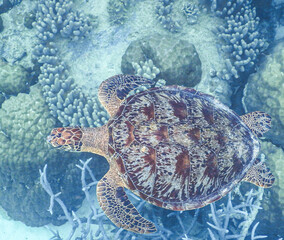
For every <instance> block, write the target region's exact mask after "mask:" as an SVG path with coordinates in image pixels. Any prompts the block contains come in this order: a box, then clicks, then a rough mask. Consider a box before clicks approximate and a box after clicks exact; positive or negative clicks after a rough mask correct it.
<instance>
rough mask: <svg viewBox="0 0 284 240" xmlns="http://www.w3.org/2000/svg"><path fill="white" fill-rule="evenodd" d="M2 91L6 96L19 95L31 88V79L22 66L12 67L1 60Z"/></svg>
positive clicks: (0, 86)
mask: <svg viewBox="0 0 284 240" xmlns="http://www.w3.org/2000/svg"><path fill="white" fill-rule="evenodd" d="M0 79H1V81H0V91H1V92H4V93H5V94H8V95H11V94H14V95H15V94H18V93H20V92H25V91H27V89H28V88H29V85H30V82H31V77H30V76H29V74H28V72H27V71H26V70H25V69H24V68H23V67H22V66H20V65H12V64H9V63H7V62H5V61H3V60H1V59H0Z"/></svg>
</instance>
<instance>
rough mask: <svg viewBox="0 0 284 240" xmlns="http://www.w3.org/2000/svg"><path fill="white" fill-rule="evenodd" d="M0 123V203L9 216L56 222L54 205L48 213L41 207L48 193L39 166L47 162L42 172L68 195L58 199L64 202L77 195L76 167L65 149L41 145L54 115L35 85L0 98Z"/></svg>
mask: <svg viewBox="0 0 284 240" xmlns="http://www.w3.org/2000/svg"><path fill="white" fill-rule="evenodd" d="M0 126H1V132H0V144H1V148H0V159H1V161H0V205H1V206H2V207H3V208H4V209H5V210H6V211H7V213H8V215H9V216H10V217H12V218H13V219H15V220H20V221H22V222H24V223H25V224H27V225H31V226H41V225H44V224H47V223H49V222H53V223H57V224H59V223H60V222H59V221H58V220H57V217H58V216H59V215H60V214H62V212H61V210H60V209H59V207H56V208H55V209H54V211H55V214H53V215H50V213H49V212H48V211H47V209H48V207H49V197H48V195H47V194H46V193H45V191H44V190H43V189H42V187H41V185H40V183H39V169H40V168H42V167H43V165H44V164H45V163H47V164H48V166H50V167H49V169H52V171H50V173H49V176H48V178H49V180H50V182H51V184H52V186H54V191H61V192H62V196H65V195H68V198H66V199H65V200H64V201H65V202H66V203H67V206H68V208H70V207H71V206H72V205H75V204H76V205H78V204H80V201H81V200H82V194H81V187H80V180H79V179H80V171H79V169H77V168H76V167H75V160H72V159H70V155H68V154H67V155H66V153H65V154H64V155H63V156H61V153H60V152H59V151H54V150H53V149H49V147H48V146H47V143H46V136H47V135H48V134H49V132H50V130H51V129H52V128H53V127H54V126H55V119H54V118H53V117H52V116H51V115H50V112H49V109H48V107H47V106H46V104H45V101H44V98H43V97H42V96H41V93H40V90H39V88H38V86H32V87H31V91H30V93H29V94H25V93H20V94H18V95H17V96H12V97H10V98H9V99H8V100H6V101H5V102H4V103H3V104H2V108H1V109H0ZM64 156H65V157H64ZM68 157H69V159H68ZM58 159H60V161H58ZM66 179H68V181H67V180H66ZM64 180H65V181H64ZM65 182H67V184H69V185H68V186H66V185H64V183H65ZM76 184H77V185H76ZM59 187H61V188H59ZM80 194H81V195H80Z"/></svg>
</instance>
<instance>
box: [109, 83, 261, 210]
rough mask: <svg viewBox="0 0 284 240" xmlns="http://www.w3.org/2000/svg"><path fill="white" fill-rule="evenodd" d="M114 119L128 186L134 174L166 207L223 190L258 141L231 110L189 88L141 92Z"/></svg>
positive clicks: (196, 203)
mask: <svg viewBox="0 0 284 240" xmlns="http://www.w3.org/2000/svg"><path fill="white" fill-rule="evenodd" d="M113 119H114V120H111V121H110V125H109V134H110V136H111V137H110V139H111V141H109V144H110V146H111V148H112V149H114V150H115V154H118V155H119V156H120V160H119V161H120V163H119V164H120V165H121V164H123V167H124V168H123V169H122V170H119V172H120V174H121V177H122V179H123V180H124V182H125V184H126V186H128V182H129V181H130V180H131V184H132V185H131V187H130V188H133V187H134V188H135V190H134V192H135V193H136V194H137V195H139V196H140V197H142V198H143V199H145V200H147V201H149V202H150V203H153V204H155V205H157V206H162V207H164V208H168V209H175V210H185V209H193V208H197V207H202V206H204V205H206V204H208V203H210V202H213V201H215V200H214V199H219V198H221V197H222V196H224V195H225V194H226V193H228V191H230V190H231V189H232V187H233V186H234V185H235V184H236V183H237V182H239V181H240V180H241V179H242V178H243V176H244V174H245V172H246V171H247V170H248V168H249V167H250V166H251V165H252V164H253V162H254V156H255V155H256V154H255V152H257V151H258V147H259V146H258V142H257V140H256V139H255V137H254V135H253V134H252V132H251V131H250V130H249V129H248V127H247V126H246V125H245V124H244V123H243V122H242V121H241V119H240V118H239V117H238V116H237V115H236V114H235V113H234V112H233V111H232V110H230V109H229V108H228V107H226V106H224V105H223V104H221V103H220V102H219V101H217V100H216V99H215V98H213V97H212V96H209V95H207V94H201V93H199V92H198V91H196V90H193V89H188V88H182V87H181V88H180V87H165V88H155V89H150V90H148V91H145V92H141V93H138V94H136V95H134V96H132V98H131V99H126V101H125V102H124V103H123V107H122V108H121V109H120V110H119V113H118V114H117V115H116V116H115V117H114V118H113ZM112 152H113V151H112ZM121 162H122V163H121ZM118 169H120V168H118Z"/></svg>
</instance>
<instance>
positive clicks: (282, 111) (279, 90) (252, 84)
mask: <svg viewBox="0 0 284 240" xmlns="http://www.w3.org/2000/svg"><path fill="white" fill-rule="evenodd" d="M283 62H284V42H281V43H279V44H278V45H276V46H275V48H274V49H273V52H272V53H271V54H270V55H269V56H267V58H266V59H265V61H264V62H263V63H262V64H261V66H260V69H259V70H258V72H257V73H255V74H252V75H251V76H250V78H249V80H248V83H247V86H246V88H245V92H244V98H243V103H244V106H245V107H246V109H247V111H248V112H252V111H256V110H259V111H265V112H267V113H268V114H269V115H270V116H271V117H272V129H271V130H270V131H269V132H268V133H267V134H265V136H266V137H268V138H269V139H271V140H272V142H273V143H275V144H281V145H282V146H284V138H283V136H284V94H283V93H284V65H283Z"/></svg>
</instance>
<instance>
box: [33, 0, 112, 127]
mask: <svg viewBox="0 0 284 240" xmlns="http://www.w3.org/2000/svg"><path fill="white" fill-rule="evenodd" d="M71 6H72V2H69V1H64V0H60V1H58V2H55V1H51V0H50V1H39V4H38V6H37V12H36V22H34V24H33V26H34V27H35V28H36V29H37V31H38V34H37V36H38V44H37V45H36V46H35V49H34V56H35V57H36V59H37V61H38V63H39V64H40V66H41V67H40V75H39V77H38V79H39V82H40V84H41V85H42V89H43V94H44V97H45V99H46V102H47V103H48V105H49V108H50V111H51V114H52V115H53V116H54V117H57V118H58V120H59V121H60V122H61V123H62V124H63V126H67V125H73V126H76V125H80V126H100V125H103V124H104V123H105V122H106V121H107V118H108V115H107V113H106V111H105V110H104V109H103V108H102V106H101V105H100V103H99V102H98V100H97V98H96V97H94V96H87V95H86V94H84V93H82V91H81V89H80V88H79V87H77V86H76V85H75V84H74V81H73V79H72V78H71V77H69V73H68V68H67V66H66V65H65V64H63V63H62V61H61V60H60V57H59V55H60V54H59V51H58V49H57V47H56V42H54V41H55V40H57V39H56V36H58V35H59V34H60V36H61V37H64V38H69V39H72V40H74V41H75V40H79V39H82V38H84V37H85V36H86V34H87V33H88V32H89V31H90V30H91V26H90V21H89V19H88V18H87V17H83V16H82V14H80V13H77V12H73V11H72V8H71ZM57 41H58V40H57Z"/></svg>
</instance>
